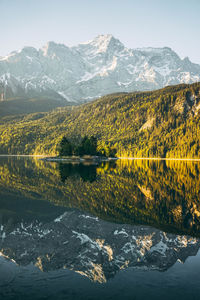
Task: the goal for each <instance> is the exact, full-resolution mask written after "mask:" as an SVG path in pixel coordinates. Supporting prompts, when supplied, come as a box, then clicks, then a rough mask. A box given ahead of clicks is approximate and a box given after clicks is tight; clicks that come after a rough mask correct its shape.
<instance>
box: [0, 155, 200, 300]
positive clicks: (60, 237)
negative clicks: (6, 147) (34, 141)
mask: <svg viewBox="0 0 200 300" xmlns="http://www.w3.org/2000/svg"><path fill="white" fill-rule="evenodd" d="M199 171H200V163H199V162H192V161H156V160H155V161H149V160H133V161H130V160H118V161H116V162H105V163H101V164H100V165H95V164H66V163H53V162H51V163H50V162H44V161H41V160H39V159H34V158H26V157H20V158H19V157H1V158H0V251H1V256H0V299H27V297H28V299H103V298H105V299H146V298H148V299H160V298H161V297H162V298H163V299H169V297H170V298H171V299H199V297H200V286H199V281H200V272H199V270H200V268H199V267H200V262H199V255H200V254H199V247H200V241H199V237H200V178H199ZM77 287H78V288H77Z"/></svg>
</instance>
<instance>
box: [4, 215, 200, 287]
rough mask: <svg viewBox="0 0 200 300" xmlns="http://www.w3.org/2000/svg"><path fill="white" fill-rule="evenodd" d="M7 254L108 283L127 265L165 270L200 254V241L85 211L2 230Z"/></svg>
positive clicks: (20, 260) (21, 262) (26, 262)
mask: <svg viewBox="0 0 200 300" xmlns="http://www.w3.org/2000/svg"><path fill="white" fill-rule="evenodd" d="M0 234H1V237H2V240H1V242H0V245H1V249H2V250H1V251H2V254H3V255H4V256H6V257H9V258H10V259H12V260H13V261H15V262H16V263H17V264H18V265H29V264H30V263H32V264H33V265H35V266H37V267H38V268H39V269H40V270H41V271H45V272H46V271H50V270H57V269H63V268H67V269H70V270H74V271H76V272H78V273H79V274H81V275H84V276H86V277H88V278H89V279H90V280H92V281H95V282H99V283H105V282H106V281H107V280H108V279H109V278H112V277H114V276H115V274H116V273H117V272H118V271H119V270H121V269H124V268H128V267H134V268H139V269H142V270H159V271H165V270H167V269H168V268H169V267H171V266H172V265H173V264H174V263H175V262H176V261H177V260H179V261H181V262H185V260H186V258H188V256H191V255H196V254H197V251H198V250H199V247H200V242H199V240H198V239H196V238H192V237H188V236H182V237H181V236H176V235H173V234H166V233H164V232H161V231H159V230H156V229H153V228H151V227H148V226H131V225H125V224H123V225H119V224H114V223H110V222H105V221H101V220H99V219H98V218H95V217H93V216H91V215H88V214H87V215H86V214H83V213H80V212H75V211H70V212H65V213H64V214H63V215H61V216H60V217H58V218H56V219H55V220H54V221H52V222H49V223H44V224H43V223H39V222H34V223H33V222H31V223H24V222H23V223H20V224H17V225H16V226H14V227H13V228H12V230H11V231H10V232H6V230H4V227H2V228H1V232H0Z"/></svg>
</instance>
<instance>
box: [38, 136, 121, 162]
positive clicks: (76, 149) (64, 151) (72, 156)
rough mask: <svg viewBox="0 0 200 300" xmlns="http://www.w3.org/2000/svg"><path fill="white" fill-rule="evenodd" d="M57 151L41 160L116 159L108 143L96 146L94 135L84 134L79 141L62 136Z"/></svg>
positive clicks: (113, 150) (114, 151) (93, 160)
mask: <svg viewBox="0 0 200 300" xmlns="http://www.w3.org/2000/svg"><path fill="white" fill-rule="evenodd" d="M58 151H59V155H58V156H56V157H45V158H43V160H46V161H67V162H77V163H79V162H91V163H93V162H95V163H98V162H101V161H107V160H112V159H117V157H116V152H117V151H116V149H114V148H112V147H110V146H109V145H105V146H104V147H98V145H97V138H96V137H94V136H91V137H88V136H84V137H83V138H82V139H81V141H80V142H79V143H73V142H71V141H69V139H67V138H66V136H64V137H63V138H62V140H61V142H60V144H59V148H58Z"/></svg>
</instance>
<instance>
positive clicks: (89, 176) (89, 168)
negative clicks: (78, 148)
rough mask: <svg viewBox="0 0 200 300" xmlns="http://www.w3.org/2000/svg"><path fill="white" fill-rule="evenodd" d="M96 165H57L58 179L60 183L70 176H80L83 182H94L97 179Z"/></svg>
mask: <svg viewBox="0 0 200 300" xmlns="http://www.w3.org/2000/svg"><path fill="white" fill-rule="evenodd" d="M96 169H97V165H93V164H89V165H84V164H82V163H81V164H79V163H77V164H72V163H60V164H59V172H60V178H61V180H62V182H65V180H66V179H67V178H68V177H70V176H75V175H78V176H80V177H81V178H82V179H83V181H89V182H93V181H95V180H96V177H97V172H96Z"/></svg>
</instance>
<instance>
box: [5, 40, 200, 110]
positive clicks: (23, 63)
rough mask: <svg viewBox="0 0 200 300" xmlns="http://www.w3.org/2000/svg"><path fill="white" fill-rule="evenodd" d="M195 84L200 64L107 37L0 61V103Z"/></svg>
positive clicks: (23, 51)
mask: <svg viewBox="0 0 200 300" xmlns="http://www.w3.org/2000/svg"><path fill="white" fill-rule="evenodd" d="M6 77H10V81H9V82H8V80H6ZM197 81H200V65H198V64H194V63H192V62H191V61H190V60H189V58H187V57H186V58H184V59H181V58H180V57H179V56H178V55H177V54H176V53H175V52H174V51H173V50H172V49H171V48H169V47H164V48H152V47H147V48H135V49H129V48H127V47H125V46H124V45H123V44H122V43H121V42H120V41H119V40H118V39H116V38H114V37H113V36H112V35H111V34H107V35H99V36H97V37H96V38H94V39H93V40H90V41H88V42H85V43H80V44H78V45H77V46H73V47H68V46H66V45H64V44H57V43H55V42H52V41H51V42H48V43H47V44H46V45H45V46H43V47H42V48H40V49H39V50H37V49H35V48H34V47H24V48H23V49H21V50H19V51H13V52H11V53H10V54H9V55H7V56H4V57H0V99H1V100H2V101H3V100H7V99H10V98H15V97H19V96H21V97H22V96H23V97H25V98H28V99H29V98H33V97H35V95H37V96H38V97H40V96H48V97H50V98H51V99H53V98H54V99H57V98H58V99H60V98H62V100H65V101H66V105H67V104H69V102H74V103H75V104H80V103H84V102H88V101H91V100H92V99H95V98H99V97H100V96H103V95H106V94H110V93H115V92H132V91H136V90H141V91H143V90H153V89H158V88H163V87H164V86H167V85H173V84H179V83H193V82H197ZM13 86H14V88H13ZM8 90H9V93H8ZM58 106H59V105H58Z"/></svg>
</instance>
